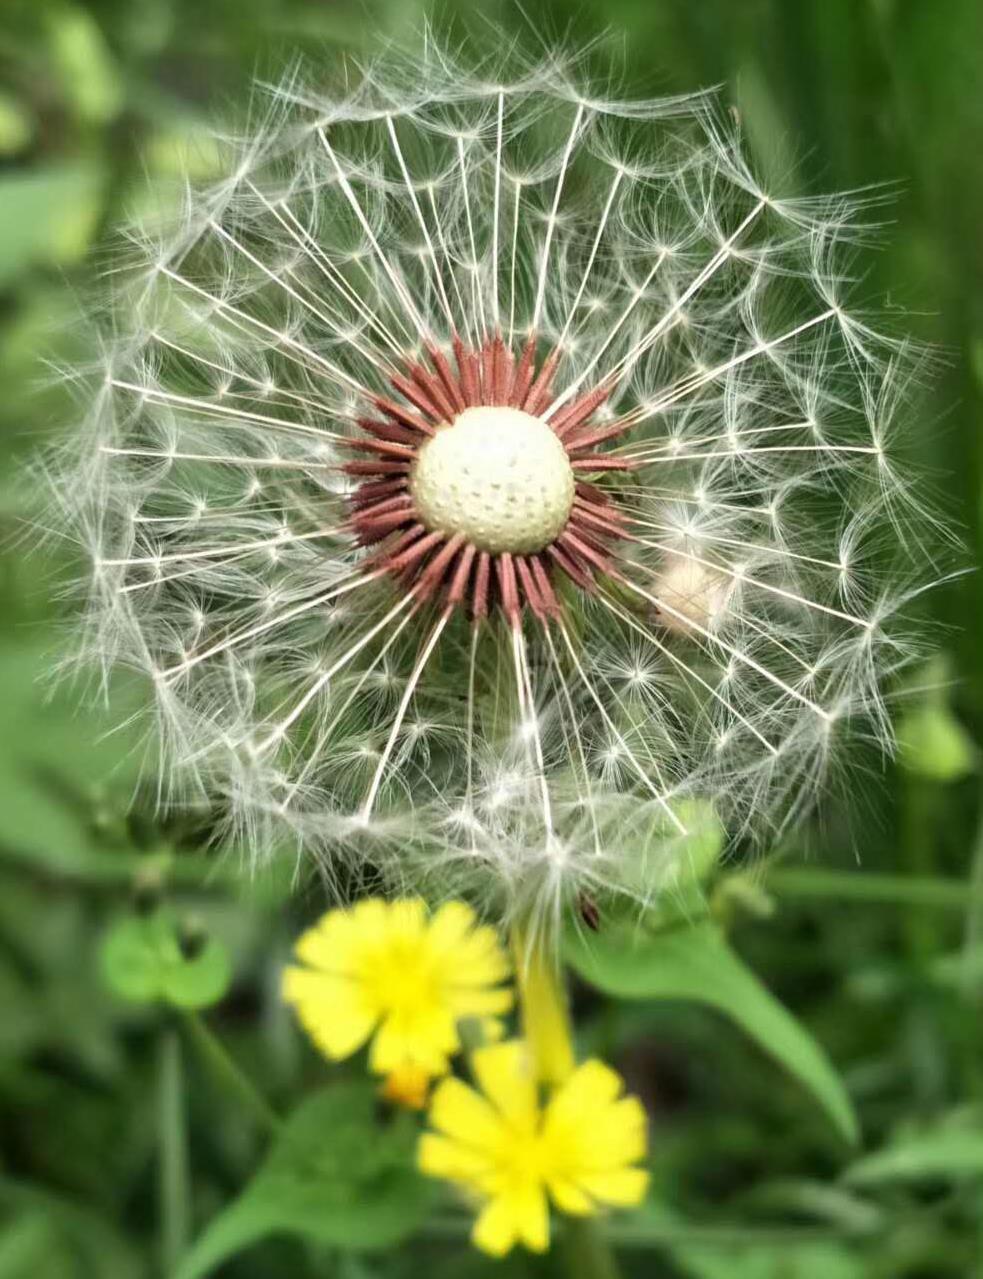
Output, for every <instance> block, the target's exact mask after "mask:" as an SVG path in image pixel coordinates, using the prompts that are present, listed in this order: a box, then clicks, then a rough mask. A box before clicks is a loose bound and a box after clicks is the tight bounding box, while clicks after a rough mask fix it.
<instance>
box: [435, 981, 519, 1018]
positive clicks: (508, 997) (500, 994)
mask: <svg viewBox="0 0 983 1279" xmlns="http://www.w3.org/2000/svg"><path fill="white" fill-rule="evenodd" d="M447 999H448V1003H449V1004H450V1006H451V1007H452V1008H453V1009H454V1012H455V1014H456V1015H457V1016H458V1017H494V1016H497V1015H498V1014H500V1013H507V1012H508V1011H509V1009H510V1008H511V1007H512V1003H513V999H512V992H511V990H509V989H508V988H507V987H499V988H497V989H492V990H480V989H473V988H471V987H467V986H465V987H463V988H458V989H454V990H450V991H448V994H447Z"/></svg>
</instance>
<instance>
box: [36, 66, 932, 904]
mask: <svg viewBox="0 0 983 1279" xmlns="http://www.w3.org/2000/svg"><path fill="white" fill-rule="evenodd" d="M500 70H501V74H500V75H499V74H496V75H495V76H494V77H492V78H491V79H489V77H488V75H487V72H488V67H487V66H486V67H484V68H483V73H482V75H480V76H478V75H475V74H471V73H469V72H468V70H467V68H466V67H462V66H455V65H454V64H453V60H452V59H451V58H450V57H449V56H448V54H447V53H446V51H445V50H438V49H437V48H436V46H435V45H434V44H433V42H428V43H427V45H426V48H425V52H424V54H423V55H422V57H421V58H420V59H419V60H417V61H415V62H412V63H411V64H409V63H406V62H405V61H401V60H400V59H399V58H398V57H396V56H395V55H387V56H386V57H384V58H382V59H380V60H379V61H376V62H373V63H370V64H369V65H368V66H366V67H364V68H363V69H362V71H361V73H360V76H359V77H356V78H355V79H354V80H352V81H351V82H350V83H351V87H350V88H349V89H348V90H347V91H346V94H345V95H344V96H342V97H338V98H332V97H330V96H329V95H327V94H323V93H321V92H318V91H316V90H311V91H309V92H308V91H304V90H301V89H299V88H298V81H297V79H296V78H293V79H291V81H290V84H289V86H288V87H287V88H284V89H282V90H274V91H273V93H272V97H271V99H270V109H269V112H268V115H267V116H266V117H265V118H264V119H261V120H259V121H257V122H254V124H253V125H252V126H251V128H250V129H249V130H247V132H246V135H245V142H244V143H243V144H242V145H241V146H239V147H238V149H236V148H234V147H233V148H232V154H230V155H229V174H230V177H229V178H228V179H227V180H226V181H224V182H222V183H221V184H220V185H219V186H218V187H217V188H216V189H214V190H210V191H192V192H191V193H190V194H187V195H186V197H185V198H184V203H183V205H182V215H181V218H180V219H179V222H178V225H177V226H176V227H174V228H173V229H172V230H170V231H168V232H166V233H164V232H151V231H149V230H146V229H143V230H141V229H139V228H135V229H133V230H132V231H131V240H132V249H131V252H130V254H129V260H130V261H129V264H130V267H131V269H130V271H129V273H128V275H127V274H126V273H117V275H116V276H115V277H114V278H115V279H116V280H117V281H120V280H123V279H128V280H129V283H128V284H125V285H120V286H119V287H120V288H121V290H122V291H121V293H120V295H119V296H118V297H117V299H116V313H115V318H114V328H115V334H116V336H115V337H114V340H113V341H112V342H111V343H110V344H109V345H108V347H107V350H106V354H105V359H104V362H103V367H101V368H100V370H99V371H98V375H97V378H96V380H97V381H98V383H99V389H98V392H97V394H96V395H95V396H94V399H93V408H92V413H91V415H90V428H91V429H90V430H89V431H88V432H87V433H86V434H85V435H84V450H85V452H84V456H83V457H81V458H79V457H75V458H74V460H73V461H72V462H71V463H70V464H69V465H67V466H66V467H65V468H63V469H62V470H61V471H60V472H59V474H58V475H57V476H56V495H57V498H58V500H59V502H60V504H61V506H62V508H63V511H64V513H65V515H66V517H67V519H68V520H69V522H70V523H71V526H72V527H73V529H74V530H75V532H76V534H77V536H78V537H79V538H80V540H81V541H82V542H83V543H84V545H85V546H86V548H87V549H88V550H89V551H90V552H91V554H92V556H93V559H94V562H95V565H96V569H95V571H94V576H93V590H92V603H91V608H90V620H91V626H90V629H89V631H88V636H89V638H88V641H87V643H86V645H85V656H86V657H87V658H88V657H95V658H96V659H97V660H98V661H100V662H101V663H102V664H103V665H104V667H106V668H108V667H110V666H112V665H114V664H115V663H117V662H123V663H126V664H128V665H130V666H133V667H136V668H138V669H141V670H143V671H145V672H147V673H148V674H150V675H152V676H153V683H154V688H155V696H156V701H157V712H158V720H159V732H160V737H161V740H162V741H163V744H164V749H165V769H164V772H165V775H166V780H167V781H168V782H170V783H171V784H172V788H173V792H174V793H175V795H176V797H177V798H182V797H185V796H187V795H188V794H191V795H192V796H193V797H194V798H195V800H196V801H200V800H201V799H202V798H206V799H208V800H210V801H212V803H213V804H215V805H216V806H218V807H219V808H220V810H221V811H222V812H224V813H225V814H226V816H227V818H228V822H229V825H230V827H231V828H232V830H233V832H234V834H236V835H237V836H238V837H240V838H241V839H242V840H243V842H244V843H245V844H246V846H247V847H248V848H249V849H250V851H251V852H252V854H253V855H254V856H255V857H257V858H261V857H263V856H264V855H265V854H266V852H267V851H268V850H270V849H272V848H274V847H276V846H278V845H280V846H282V844H283V843H284V837H285V836H286V837H287V838H288V840H292V841H293V842H295V843H297V844H299V845H300V846H302V847H303V848H305V849H306V850H308V852H309V853H310V854H311V855H312V856H313V857H314V858H315V859H316V860H317V861H318V863H319V864H320V865H321V866H322V867H323V869H324V871H325V873H326V875H327V877H328V878H329V879H332V878H336V877H337V874H338V870H339V866H340V864H341V863H344V862H346V861H347V862H351V861H355V862H356V863H358V864H360V863H361V862H362V861H363V860H364V859H366V858H368V859H371V861H372V863H373V865H374V866H375V867H376V869H378V870H380V871H382V872H383V873H388V874H389V875H390V876H391V878H392V882H393V883H395V884H396V885H402V884H404V883H407V882H408V883H410V884H414V885H417V884H421V883H426V884H439V886H440V889H441V891H444V892H448V893H453V892H457V891H465V890H467V891H474V892H476V893H477V894H479V896H481V897H482V899H483V900H484V901H486V902H489V903H490V902H492V901H494V902H495V903H496V906H497V907H502V908H503V909H518V908H520V907H521V908H522V909H523V910H526V909H538V910H539V911H540V912H541V914H542V915H543V917H544V918H555V916H556V912H557V908H558V906H559V905H560V904H561V903H565V904H566V905H567V906H569V907H571V908H575V904H576V902H577V901H578V900H579V899H580V894H581V893H582V892H586V893H587V894H588V895H592V894H593V893H595V892H596V891H597V890H598V888H603V887H605V886H607V885H610V884H612V883H613V882H614V881H616V880H617V878H618V877H617V876H616V875H615V876H612V875H610V874H608V871H609V870H610V868H611V866H612V864H613V863H615V862H616V861H617V859H618V856H619V850H618V847H617V845H616V841H612V840H610V839H606V838H605V837H604V831H605V830H610V829H612V828H613V825H616V822H612V816H611V815H612V814H616V813H617V812H618V811H619V810H620V811H623V810H624V807H625V806H626V805H627V806H632V807H633V808H635V809H637V808H638V806H639V805H643V806H651V814H652V818H653V820H658V821H659V822H666V821H668V822H669V823H670V824H671V825H674V826H675V827H676V829H677V831H678V833H679V834H680V835H685V823H684V821H683V820H682V819H681V817H680V816H679V814H680V813H681V812H683V811H684V808H685V804H684V801H686V800H687V799H696V800H699V801H703V802H710V803H711V804H712V805H713V806H714V808H715V809H716V811H717V812H718V813H719V815H720V816H721V818H722V819H723V820H724V821H725V822H726V823H727V824H728V826H729V828H730V829H731V830H733V831H734V832H748V833H751V834H761V833H764V834H773V833H774V831H775V830H776V829H778V828H780V827H781V826H782V824H783V823H784V822H786V821H788V820H790V819H791V817H792V816H794V815H798V814H800V813H801V812H802V811H804V809H805V808H806V807H807V805H808V803H809V802H810V801H811V800H812V799H813V798H814V796H815V794H816V793H817V790H818V786H819V782H820V780H821V778H822V776H823V773H824V770H825V769H826V768H827V766H828V764H829V761H830V759H831V758H835V752H834V751H833V749H832V748H833V747H834V746H835V745H836V743H837V740H838V739H839V738H841V737H843V736H844V735H845V732H846V731H847V728H848V726H850V725H851V724H857V723H859V722H860V721H864V722H866V723H868V724H872V725H873V728H874V732H875V735H876V736H877V737H878V738H879V739H880V740H882V741H883V742H885V743H888V742H889V729H888V726H887V718H886V716H885V714H884V710H883V704H882V701H881V696H880V691H879V688H880V684H881V682H882V679H883V677H884V675H885V674H886V673H888V672H893V671H895V670H897V668H898V666H899V664H900V663H902V662H903V661H904V660H905V658H906V656H907V655H908V653H909V651H910V649H909V644H908V640H907V639H906V638H905V635H904V633H903V632H902V631H901V630H900V629H899V627H898V624H897V622H896V620H895V618H894V604H895V603H896V602H901V601H903V599H904V598H905V595H904V592H902V591H901V590H900V589H898V590H895V591H894V592H893V593H894V599H892V590H893V586H894V583H892V582H890V581H888V582H884V581H883V580H880V578H879V575H878V571H877V567H876V566H877V565H878V564H884V563H885V562H886V560H885V558H884V556H883V553H882V552H880V551H879V553H878V556H873V555H870V554H868V551H869V549H870V548H872V547H879V548H880V547H883V546H884V545H889V546H890V545H892V544H893V545H894V546H895V547H896V550H897V558H898V559H900V560H902V561H907V562H906V563H904V577H905V579H906V582H914V581H917V580H919V579H920V578H921V577H922V575H923V571H924V570H923V566H922V564H921V563H920V548H921V537H920V535H919V534H918V532H917V523H918V520H919V519H920V513H919V511H918V509H917V508H916V507H915V506H914V505H912V504H911V485H910V483H909V482H908V481H907V480H902V479H901V478H899V476H898V468H897V467H896V465H895V463H894V461H893V459H892V456H891V442H892V415H893V414H894V412H895V410H896V408H897V405H898V403H899V400H900V399H901V398H902V395H903V389H904V373H903V369H904V366H905V362H906V361H905V347H904V345H903V344H901V343H898V342H895V341H893V340H890V339H887V338H884V339H881V338H878V337H877V336H876V334H875V333H874V332H873V330H872V329H871V328H870V327H869V326H868V324H867V323H866V321H865V320H863V319H862V318H860V317H859V316H857V315H854V314H853V313H852V312H851V311H850V309H849V299H848V298H847V297H846V296H844V292H843V286H842V283H841V281H842V279H843V275H844V273H843V270H842V267H841V264H840V263H839V260H838V259H839V256H840V254H841V250H842V247H843V246H844V245H849V241H850V238H851V233H852V230H853V229H854V228H857V230H858V234H859V233H860V230H861V229H860V225H859V224H860V220H861V216H862V215H863V213H864V210H865V207H866V206H867V205H868V204H870V203H871V197H870V196H869V194H867V195H857V196H845V197H834V198H828V199H819V198H810V199H798V200H789V199H783V198H780V197H779V196H777V195H775V194H774V193H772V192H770V191H766V190H764V189H763V188H762V187H761V185H760V184H759V183H758V181H757V180H756V178H755V177H754V174H753V172H752V170H751V168H750V166H749V165H748V163H747V162H746V161H745V159H744V157H743V156H742V154H741V150H740V145H739V139H738V138H736V137H734V136H732V135H731V134H730V133H729V132H728V128H727V127H726V126H725V125H724V124H723V123H722V116H721V112H720V111H719V108H718V106H717V104H716V103H715V102H714V100H713V99H712V98H711V97H708V96H701V95H696V96H692V97H687V98H681V99H671V100H666V101H658V100H656V101H648V102H619V101H615V100H607V99H603V98H599V97H598V96H597V95H596V94H594V93H592V92H590V91H589V90H588V89H586V88H583V87H581V86H580V85H579V84H578V81H577V68H576V61H575V60H573V61H572V63H571V65H570V66H568V67H566V68H564V65H563V60H562V59H561V58H556V59H551V60H550V61H549V63H548V64H547V65H545V66H531V65H524V66H521V67H519V68H518V71H517V73H516V74H514V75H509V74H506V69H505V68H504V66H503V67H502V68H500ZM490 84H493V85H494V87H493V88H490V87H489V85H490ZM909 530H911V531H913V535H912V536H908V534H909ZM844 546H846V547H848V548H849V553H850V560H849V563H850V567H849V572H846V571H844V568H843V548H844ZM626 670H627V671H637V672H640V674H639V675H638V676H637V677H633V678H631V679H630V680H629V681H628V686H627V687H626V681H625V678H624V675H623V674H622V673H623V672H625V671H626ZM646 811H648V809H647V808H646ZM656 888H657V886H656V885H650V886H648V888H647V889H646V890H645V891H644V893H642V895H641V900H644V901H649V900H651V899H652V896H653V894H654V892H655V890H656Z"/></svg>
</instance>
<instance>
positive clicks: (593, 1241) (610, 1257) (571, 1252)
mask: <svg viewBox="0 0 983 1279" xmlns="http://www.w3.org/2000/svg"><path fill="white" fill-rule="evenodd" d="M563 1226H564V1229H563V1247H564V1253H565V1255H566V1259H567V1271H568V1273H569V1275H570V1277H571V1279H620V1271H619V1270H618V1263H617V1262H616V1261H615V1259H614V1253H613V1252H612V1251H611V1246H610V1244H609V1243H608V1241H607V1239H605V1237H604V1235H603V1234H602V1233H601V1229H600V1227H599V1225H598V1223H597V1221H596V1220H595V1219H594V1218H593V1217H567V1218H565V1220H564V1223H563Z"/></svg>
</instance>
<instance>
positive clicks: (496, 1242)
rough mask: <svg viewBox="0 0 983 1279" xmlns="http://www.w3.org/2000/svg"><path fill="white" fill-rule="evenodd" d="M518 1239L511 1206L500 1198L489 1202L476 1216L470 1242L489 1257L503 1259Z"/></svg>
mask: <svg viewBox="0 0 983 1279" xmlns="http://www.w3.org/2000/svg"><path fill="white" fill-rule="evenodd" d="M517 1237H518V1230H517V1224H516V1222H515V1219H514V1217H513V1214H512V1210H511V1206H510V1205H509V1204H508V1203H507V1202H506V1201H505V1200H504V1199H502V1198H498V1199H492V1200H490V1201H489V1202H488V1203H487V1204H486V1205H485V1207H484V1208H483V1209H482V1210H481V1212H480V1213H479V1214H478V1217H477V1219H476V1220H475V1223H474V1228H473V1230H472V1231H471V1242H472V1243H473V1244H474V1246H475V1247H476V1248H480V1249H481V1251H482V1252H487V1253H488V1255H489V1256H490V1257H504V1256H505V1254H506V1253H507V1252H508V1251H509V1250H510V1249H511V1247H512V1245H513V1244H514V1243H515V1242H516V1239H517Z"/></svg>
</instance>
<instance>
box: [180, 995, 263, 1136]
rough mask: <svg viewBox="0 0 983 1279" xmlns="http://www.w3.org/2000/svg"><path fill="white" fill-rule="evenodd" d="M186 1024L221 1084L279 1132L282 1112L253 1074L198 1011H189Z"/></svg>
mask: <svg viewBox="0 0 983 1279" xmlns="http://www.w3.org/2000/svg"><path fill="white" fill-rule="evenodd" d="M184 1024H185V1027H186V1028H187V1031H188V1037H189V1038H190V1040H191V1042H192V1043H193V1044H194V1046H195V1048H196V1049H197V1051H198V1053H199V1055H200V1056H201V1059H202V1061H203V1062H204V1063H205V1065H206V1066H208V1068H209V1070H211V1072H212V1074H213V1075H214V1076H215V1079H216V1080H217V1081H218V1083H219V1084H221V1085H223V1086H224V1087H226V1088H227V1089H228V1090H229V1092H231V1093H232V1094H233V1095H234V1096H236V1097H238V1099H239V1101H240V1102H241V1103H242V1105H243V1106H244V1107H245V1109H246V1110H248V1111H249V1112H250V1114H251V1115H252V1116H253V1118H254V1119H255V1120H256V1123H257V1124H258V1125H259V1127H260V1128H262V1129H263V1130H264V1131H265V1132H268V1133H270V1134H272V1133H275V1132H277V1131H278V1130H279V1128H280V1117H279V1115H278V1114H277V1113H276V1111H275V1110H274V1109H273V1107H272V1106H271V1105H270V1104H269V1102H268V1101H267V1100H266V1098H265V1097H264V1096H263V1095H262V1093H260V1091H259V1089H258V1088H257V1087H256V1085H255V1084H254V1083H253V1081H252V1080H251V1079H250V1078H249V1076H248V1075H247V1074H245V1072H244V1071H243V1070H242V1069H241V1068H240V1067H239V1066H238V1065H237V1064H236V1062H235V1060H234V1059H233V1058H232V1056H231V1055H230V1054H229V1052H228V1050H227V1049H226V1048H225V1047H224V1045H223V1044H222V1042H221V1040H219V1039H218V1038H217V1037H216V1036H215V1035H214V1034H213V1033H212V1031H210V1030H209V1029H208V1027H207V1026H206V1024H205V1023H204V1022H203V1021H202V1019H201V1018H200V1017H199V1016H198V1014H197V1013H194V1012H186V1013H185V1014H184Z"/></svg>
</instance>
